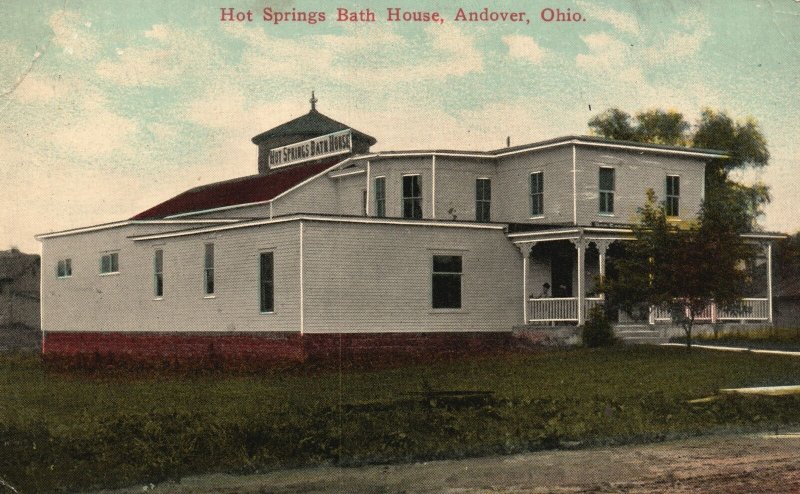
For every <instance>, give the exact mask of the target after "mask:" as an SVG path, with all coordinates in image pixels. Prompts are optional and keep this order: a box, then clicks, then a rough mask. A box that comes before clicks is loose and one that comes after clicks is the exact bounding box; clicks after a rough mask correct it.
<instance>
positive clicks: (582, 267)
mask: <svg viewBox="0 0 800 494" xmlns="http://www.w3.org/2000/svg"><path fill="white" fill-rule="evenodd" d="M570 242H572V244H573V245H574V246H575V249H576V250H577V251H578V326H581V325H582V324H583V323H584V322H586V314H584V305H586V240H584V238H583V236H581V237H579V238H575V239H570Z"/></svg>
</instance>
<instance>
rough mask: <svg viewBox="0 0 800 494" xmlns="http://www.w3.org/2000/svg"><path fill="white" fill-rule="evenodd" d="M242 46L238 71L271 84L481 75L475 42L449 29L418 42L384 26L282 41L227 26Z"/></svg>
mask: <svg viewBox="0 0 800 494" xmlns="http://www.w3.org/2000/svg"><path fill="white" fill-rule="evenodd" d="M225 29H226V30H227V32H228V33H229V34H230V35H231V36H233V37H234V38H237V39H239V40H241V41H244V42H245V43H246V49H245V52H244V54H243V57H242V62H241V66H242V67H246V70H247V71H248V72H249V75H250V76H251V77H258V78H262V79H264V78H266V79H270V80H274V79H278V78H280V79H283V80H286V79H288V80H302V81H305V82H308V81H309V78H314V79H317V80H328V81H331V80H332V81H334V82H339V83H345V84H348V85H354V86H359V87H373V86H374V85H386V84H395V83H398V82H424V81H444V80H446V79H448V78H450V77H460V76H464V75H467V74H470V73H476V72H481V71H483V67H484V60H483V54H482V52H481V51H480V50H479V49H478V48H477V46H476V44H475V39H474V37H473V36H472V35H469V34H467V33H465V32H464V31H462V30H461V29H459V28H457V27H455V26H452V25H446V24H445V25H435V26H429V27H427V28H426V29H425V32H424V33H425V34H424V36H423V37H422V38H419V39H417V38H410V37H405V36H400V35H398V34H397V32H396V30H395V28H393V27H387V26H379V27H368V28H366V29H367V32H364V29H362V30H355V29H352V28H351V29H346V30H345V32H344V34H341V35H314V36H304V37H302V38H291V39H288V38H280V37H277V36H272V35H269V34H267V33H266V32H265V31H264V30H261V29H253V28H252V27H250V26H245V25H228V26H225Z"/></svg>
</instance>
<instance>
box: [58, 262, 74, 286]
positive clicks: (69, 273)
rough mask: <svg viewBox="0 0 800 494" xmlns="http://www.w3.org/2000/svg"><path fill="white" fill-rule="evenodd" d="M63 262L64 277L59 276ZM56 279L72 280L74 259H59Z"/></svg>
mask: <svg viewBox="0 0 800 494" xmlns="http://www.w3.org/2000/svg"><path fill="white" fill-rule="evenodd" d="M62 262H63V263H64V273H65V274H64V275H63V276H62V275H60V274H58V273H59V271H60V269H59V268H60V267H61V263H62ZM56 278H57V279H59V280H64V279H67V278H72V258H71V257H65V258H63V259H59V260H58V262H56Z"/></svg>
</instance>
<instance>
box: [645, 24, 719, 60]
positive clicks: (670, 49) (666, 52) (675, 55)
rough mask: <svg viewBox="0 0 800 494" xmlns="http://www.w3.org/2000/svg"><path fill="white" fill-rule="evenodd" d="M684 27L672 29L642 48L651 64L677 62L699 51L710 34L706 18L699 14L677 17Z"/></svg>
mask: <svg viewBox="0 0 800 494" xmlns="http://www.w3.org/2000/svg"><path fill="white" fill-rule="evenodd" d="M678 24H679V25H680V26H681V27H682V28H683V29H684V30H682V31H673V32H671V33H669V35H667V36H666V38H665V39H663V40H662V41H660V42H659V43H656V44H654V45H652V46H649V47H647V48H646V49H645V50H644V56H645V59H646V60H648V62H649V63H651V64H664V63H667V62H679V61H681V60H685V59H686V58H689V57H692V56H694V55H696V54H697V52H699V51H700V47H701V46H702V44H703V42H704V41H705V40H706V39H708V38H709V37H710V36H711V28H710V26H709V23H708V19H706V18H705V17H704V16H701V15H685V16H683V17H681V18H679V19H678Z"/></svg>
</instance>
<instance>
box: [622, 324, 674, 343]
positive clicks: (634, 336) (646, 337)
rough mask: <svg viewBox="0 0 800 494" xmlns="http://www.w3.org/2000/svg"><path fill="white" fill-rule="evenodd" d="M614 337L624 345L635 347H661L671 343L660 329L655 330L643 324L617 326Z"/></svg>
mask: <svg viewBox="0 0 800 494" xmlns="http://www.w3.org/2000/svg"><path fill="white" fill-rule="evenodd" d="M614 335H615V336H616V337H617V338H619V339H620V340H622V342H623V343H627V344H633V345H660V344H661V343H667V342H668V341H669V337H667V336H665V335H664V333H662V332H661V330H660V329H653V328H651V327H650V326H647V325H643V324H642V325H639V324H636V325H634V324H626V325H620V326H617V327H616V328H614Z"/></svg>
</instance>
